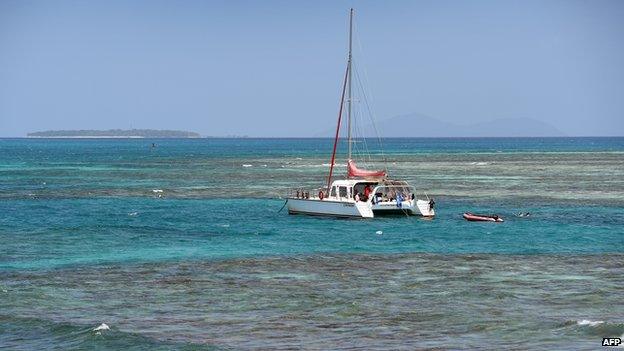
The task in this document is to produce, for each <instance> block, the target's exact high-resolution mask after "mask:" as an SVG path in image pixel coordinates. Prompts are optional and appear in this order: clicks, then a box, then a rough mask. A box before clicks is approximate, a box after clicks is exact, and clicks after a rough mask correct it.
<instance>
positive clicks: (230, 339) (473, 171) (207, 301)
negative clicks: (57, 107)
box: [0, 138, 624, 350]
mask: <svg viewBox="0 0 624 351" xmlns="http://www.w3.org/2000/svg"><path fill="white" fill-rule="evenodd" d="M374 142H375V141H374V140H369V141H368V144H367V146H368V149H369V150H371V153H372V163H373V164H376V165H380V164H383V165H385V166H387V167H388V169H389V170H390V172H391V175H393V174H394V175H395V176H397V177H402V178H405V179H408V180H409V181H410V182H411V183H412V184H414V185H415V186H416V187H417V189H419V193H421V194H425V193H426V194H427V195H428V196H432V197H434V198H435V199H436V203H437V209H436V210H437V216H436V218H435V219H433V220H425V219H422V218H419V217H402V216H397V217H389V218H378V219H374V220H338V219H330V218H316V217H306V216H289V215H288V214H287V213H286V211H285V210H284V211H282V212H278V211H279V210H280V208H281V207H282V205H283V203H284V200H282V199H281V198H282V197H283V196H284V195H285V194H286V193H287V191H288V190H289V189H292V188H295V187H299V186H305V187H309V188H313V187H315V186H320V185H322V183H323V182H324V177H325V176H326V171H327V170H326V168H327V166H326V163H327V162H328V161H329V160H328V158H329V155H328V150H330V149H331V140H329V139H197V140H166V139H161V140H140V139H135V140H62V139H61V140H56V139H55V140H46V139H0V348H1V346H3V344H4V345H5V346H7V347H9V348H10V349H26V350H28V349H38V348H41V347H42V346H41V345H49V346H52V347H53V348H59V349H72V348H76V349H84V348H89V349H92V348H100V349H120V348H135V349H158V348H161V349H185V348H190V349H204V348H217V349H218V348H234V349H257V348H260V349H266V348H269V349H279V348H300V347H301V348H313V349H314V348H316V349H318V348H321V349H338V348H343V347H344V348H348V345H355V347H356V348H366V349H400V348H405V349H414V348H425V347H441V348H452V349H462V348H466V349H474V348H489V347H491V344H490V342H491V338H492V337H494V336H496V337H501V336H502V337H503V338H504V341H505V342H506V344H505V345H507V347H509V348H520V349H526V348H551V349H552V348H555V349H556V348H562V349H587V348H593V345H598V344H595V342H597V341H600V340H601V337H602V336H618V335H621V334H623V333H624V310H623V309H622V307H621V304H617V303H616V302H615V301H621V300H622V299H624V295H623V294H622V289H621V287H622V284H623V282H622V278H621V277H622V276H623V274H624V211H623V209H624V138H470V139H435V138H433V139H388V140H385V141H384V148H383V155H385V157H386V158H387V161H386V162H385V163H384V162H383V160H382V158H383V157H382V150H381V149H380V148H379V147H377V146H375V145H374ZM152 143H155V144H156V147H152V146H151V144H152ZM359 148H360V149H363V144H362V145H360V146H359ZM364 161H365V160H363V161H362V162H364ZM369 162H370V160H369ZM337 172H338V173H339V174H340V172H341V168H340V165H339V167H338V171H337ZM465 211H472V212H485V213H497V214H499V215H501V216H503V217H504V218H505V219H506V221H505V222H504V223H470V222H466V221H464V220H463V219H462V217H461V214H462V213H463V212H465ZM518 212H530V213H531V216H530V217H528V218H521V217H516V216H515V214H517V213H518ZM379 232H381V234H378V233H379ZM198 267H199V268H198ZM139 282H143V283H139ZM181 291H183V292H184V293H183V294H182V293H180V292H181ZM313 292H315V293H313ZM367 294H369V295H367ZM349 296H351V297H352V298H349ZM144 301H149V303H143V302H144ZM424 301H429V302H430V303H429V304H428V305H420V304H421V303H424ZM462 301H464V303H462ZM327 306H330V307H327ZM397 306H410V307H409V308H408V309H407V310H401V311H400V312H399V309H397V308H398V307H397ZM436 306H437V307H436ZM450 306H453V307H450ZM527 306H539V310H538V309H536V310H534V311H531V310H530V308H528V307H527ZM449 308H453V309H454V311H449V310H448V309H449ZM536 308H537V307H536ZM523 310H524V311H525V313H524V314H523V313H522V311H523ZM103 322H104V323H108V324H110V325H111V326H112V329H111V330H110V331H103V332H97V331H93V330H92V329H93V328H94V327H95V326H97V325H99V324H100V323H103ZM380 325H385V326H386V327H385V328H387V329H383V328H381V327H380ZM380 328H381V329H380ZM288 330H291V332H288ZM244 335H247V336H248V337H245V336H244ZM366 335H374V337H373V338H371V339H370V340H369V339H367V337H366ZM451 335H452V336H451ZM561 337H565V340H567V341H566V342H564V343H563V344H557V343H556V342H554V340H557V339H558V338H561ZM367 340H368V341H367Z"/></svg>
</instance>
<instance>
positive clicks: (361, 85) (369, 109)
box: [355, 69, 387, 170]
mask: <svg viewBox="0 0 624 351" xmlns="http://www.w3.org/2000/svg"><path fill="white" fill-rule="evenodd" d="M355 75H356V80H357V82H358V83H359V87H360V89H361V90H362V95H363V97H364V103H365V104H366V108H367V110H368V113H369V116H370V121H371V124H372V126H373V130H374V132H375V136H376V138H377V142H378V144H379V147H380V151H381V156H382V160H383V162H384V166H385V167H386V170H387V164H386V158H385V155H384V153H383V143H382V142H381V139H380V136H379V131H378V130H377V126H376V124H375V118H374V117H373V111H372V110H371V107H370V105H369V103H368V98H367V96H366V93H365V92H364V90H365V89H364V86H363V84H364V83H363V81H362V79H361V77H360V75H359V74H358V70H357V69H356V70H355ZM366 147H367V149H368V144H367V145H366ZM369 153H370V150H369Z"/></svg>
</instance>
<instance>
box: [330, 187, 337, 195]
mask: <svg viewBox="0 0 624 351" xmlns="http://www.w3.org/2000/svg"><path fill="white" fill-rule="evenodd" d="M331 196H332V197H336V187H335V186H332V189H331Z"/></svg>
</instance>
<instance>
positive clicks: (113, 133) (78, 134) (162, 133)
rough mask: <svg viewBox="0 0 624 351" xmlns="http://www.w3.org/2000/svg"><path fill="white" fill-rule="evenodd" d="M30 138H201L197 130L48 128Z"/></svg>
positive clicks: (32, 134) (29, 135)
mask: <svg viewBox="0 0 624 351" xmlns="http://www.w3.org/2000/svg"><path fill="white" fill-rule="evenodd" d="M27 136H28V137H30V138H199V137H200V135H199V134H198V133H195V132H187V131H181V130H155V129H129V130H122V129H109V130H47V131H44V132H34V133H28V134H27Z"/></svg>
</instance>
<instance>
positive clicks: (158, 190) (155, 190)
mask: <svg viewBox="0 0 624 351" xmlns="http://www.w3.org/2000/svg"><path fill="white" fill-rule="evenodd" d="M152 192H154V193H162V192H163V190H162V189H152Z"/></svg>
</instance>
